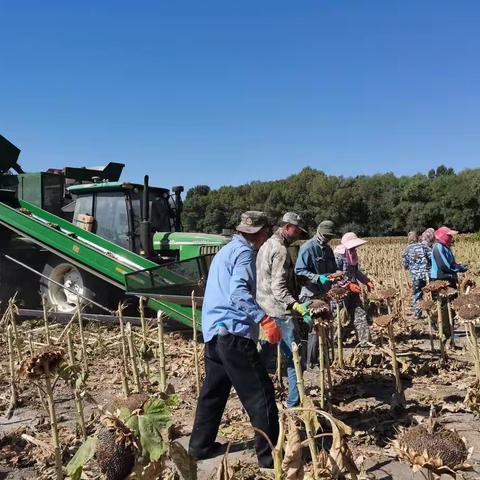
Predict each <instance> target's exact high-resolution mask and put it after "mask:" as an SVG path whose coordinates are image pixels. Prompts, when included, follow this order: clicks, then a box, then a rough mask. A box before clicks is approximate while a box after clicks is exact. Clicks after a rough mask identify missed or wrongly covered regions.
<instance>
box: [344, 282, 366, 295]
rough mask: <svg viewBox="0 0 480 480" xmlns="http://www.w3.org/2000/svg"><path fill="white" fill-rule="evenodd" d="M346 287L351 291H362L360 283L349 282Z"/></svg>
mask: <svg viewBox="0 0 480 480" xmlns="http://www.w3.org/2000/svg"><path fill="white" fill-rule="evenodd" d="M347 288H348V289H349V290H350V291H351V292H352V293H361V291H362V287H360V285H358V284H356V283H353V282H351V283H349V284H348V286H347Z"/></svg>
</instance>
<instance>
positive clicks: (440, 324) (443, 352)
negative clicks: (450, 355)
mask: <svg viewBox="0 0 480 480" xmlns="http://www.w3.org/2000/svg"><path fill="white" fill-rule="evenodd" d="M437 323H438V337H439V340H440V355H441V357H442V362H446V360H447V352H446V350H445V333H444V331H443V309H442V300H441V298H440V296H439V297H438V298H437Z"/></svg>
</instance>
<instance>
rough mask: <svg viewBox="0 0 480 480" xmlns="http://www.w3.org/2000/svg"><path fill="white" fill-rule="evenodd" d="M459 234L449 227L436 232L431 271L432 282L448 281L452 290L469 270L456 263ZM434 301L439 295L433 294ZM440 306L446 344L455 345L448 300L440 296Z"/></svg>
mask: <svg viewBox="0 0 480 480" xmlns="http://www.w3.org/2000/svg"><path fill="white" fill-rule="evenodd" d="M457 233H458V232H457V231H456V230H452V229H451V228H448V227H445V226H443V227H440V228H439V229H437V230H435V233H434V236H435V243H434V244H433V248H432V268H431V270H430V278H431V279H432V280H448V282H449V283H450V286H451V287H452V288H458V274H459V273H463V272H466V271H467V270H468V269H467V267H466V266H465V265H461V264H459V263H457V262H456V261H455V257H454V255H453V252H452V245H453V243H454V235H456V234H457ZM432 297H433V299H434V300H436V299H437V298H438V294H435V293H434V294H432ZM440 305H441V310H442V319H443V322H442V323H443V333H444V342H447V341H448V340H450V343H451V346H452V347H453V346H454V343H453V333H454V332H453V331H452V329H451V328H450V322H449V315H448V304H447V298H446V297H443V296H440Z"/></svg>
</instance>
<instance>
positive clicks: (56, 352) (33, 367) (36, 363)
mask: <svg viewBox="0 0 480 480" xmlns="http://www.w3.org/2000/svg"><path fill="white" fill-rule="evenodd" d="M64 356H65V350H64V349H63V348H62V347H58V346H55V345H49V346H47V347H44V348H42V349H41V350H40V351H39V352H38V353H36V354H35V355H33V356H31V357H29V358H26V359H25V360H24V361H23V362H22V364H21V366H20V375H21V376H22V377H24V378H29V379H32V380H33V379H37V378H41V377H43V376H44V375H45V374H46V373H47V372H50V373H51V372H54V371H55V370H56V369H57V368H58V366H59V365H60V363H61V362H62V360H63V357H64Z"/></svg>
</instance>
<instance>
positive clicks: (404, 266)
mask: <svg viewBox="0 0 480 480" xmlns="http://www.w3.org/2000/svg"><path fill="white" fill-rule="evenodd" d="M407 252H408V249H407V248H406V249H405V251H404V252H403V257H402V265H403V268H404V269H405V270H408V266H409V265H408V264H409V262H408V255H407Z"/></svg>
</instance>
